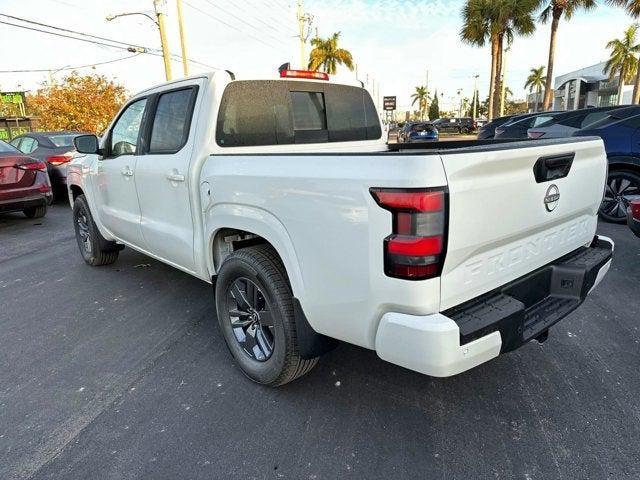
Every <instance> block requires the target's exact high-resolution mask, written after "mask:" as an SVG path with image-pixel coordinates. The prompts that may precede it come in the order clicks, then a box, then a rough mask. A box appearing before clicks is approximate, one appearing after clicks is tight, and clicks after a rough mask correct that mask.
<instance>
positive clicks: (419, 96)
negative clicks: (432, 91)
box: [411, 87, 428, 120]
mask: <svg viewBox="0 0 640 480" xmlns="http://www.w3.org/2000/svg"><path fill="white" fill-rule="evenodd" d="M411 98H412V99H413V101H412V102H411V106H413V105H415V104H416V102H417V103H418V111H419V112H420V119H421V120H424V114H425V112H426V110H427V100H428V97H427V87H416V91H415V93H413V94H412V95H411Z"/></svg>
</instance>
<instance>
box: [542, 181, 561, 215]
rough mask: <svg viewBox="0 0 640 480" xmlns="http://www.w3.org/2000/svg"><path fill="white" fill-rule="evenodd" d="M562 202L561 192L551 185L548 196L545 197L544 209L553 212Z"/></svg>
mask: <svg viewBox="0 0 640 480" xmlns="http://www.w3.org/2000/svg"><path fill="white" fill-rule="evenodd" d="M559 201H560V190H558V187H557V186H556V185H551V186H550V187H549V188H547V194H546V195H545V196H544V207H545V208H546V209H547V212H553V211H554V210H555V209H556V207H557V206H558V202H559Z"/></svg>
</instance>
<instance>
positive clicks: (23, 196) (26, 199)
mask: <svg viewBox="0 0 640 480" xmlns="http://www.w3.org/2000/svg"><path fill="white" fill-rule="evenodd" d="M52 198H53V195H52V192H51V182H50V181H49V175H48V174H47V165H46V164H45V163H44V162H41V161H39V160H36V159H35V158H31V157H29V156H27V155H25V154H24V153H22V152H21V151H20V150H18V149H17V148H15V147H13V146H11V145H9V144H8V143H5V142H3V141H2V140H0V213H4V212H23V213H24V214H25V215H26V216H27V217H28V218H40V217H44V216H45V214H46V213H47V206H48V205H49V204H50V203H51V200H52Z"/></svg>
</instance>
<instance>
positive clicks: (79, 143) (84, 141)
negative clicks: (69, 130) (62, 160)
mask: <svg viewBox="0 0 640 480" xmlns="http://www.w3.org/2000/svg"><path fill="white" fill-rule="evenodd" d="M73 144H74V145H75V147H76V150H77V151H78V153H88V154H92V153H94V154H100V153H101V152H100V145H99V144H98V137H96V136H95V135H79V136H77V137H76V138H74V139H73Z"/></svg>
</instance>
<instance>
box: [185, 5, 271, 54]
mask: <svg viewBox="0 0 640 480" xmlns="http://www.w3.org/2000/svg"><path fill="white" fill-rule="evenodd" d="M183 3H184V4H185V5H187V6H188V7H190V8H192V9H194V10H196V11H198V12H200V13H202V14H203V15H206V16H207V17H209V18H212V19H213V20H215V21H217V22H220V23H222V24H223V25H226V26H227V27H229V28H232V29H234V30H236V31H238V32H240V33H242V34H245V35H248V36H250V37H251V38H253V39H254V40H257V41H258V42H260V43H262V44H263V45H266V46H268V47H271V48H273V49H274V50H277V51H278V52H281V51H282V49H280V48H279V47H276V46H274V45H272V44H271V43H268V42H265V41H264V39H263V38H258V37H256V36H254V35H252V34H251V33H249V32H245V31H243V30H241V29H239V28H238V27H236V26H235V25H232V24H230V23H227V22H225V21H224V20H221V19H219V18H218V17H215V16H213V15H211V14H210V13H208V12H206V11H204V10H202V9H200V8H198V7H196V6H195V5H192V4H191V3H189V2H187V1H186V0H183Z"/></svg>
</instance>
